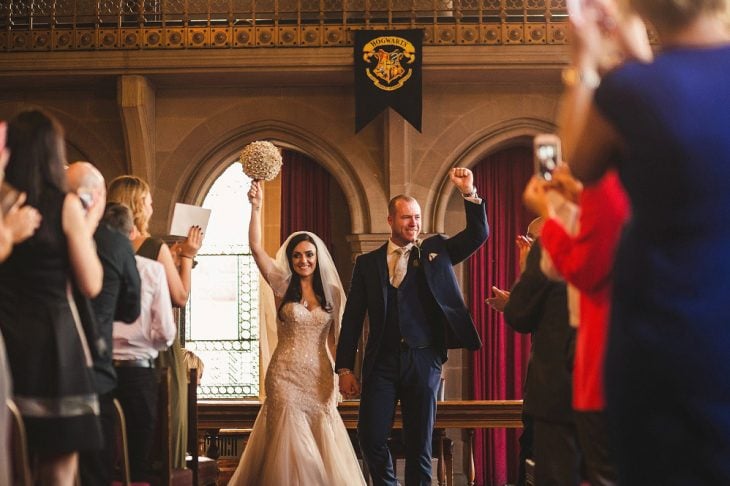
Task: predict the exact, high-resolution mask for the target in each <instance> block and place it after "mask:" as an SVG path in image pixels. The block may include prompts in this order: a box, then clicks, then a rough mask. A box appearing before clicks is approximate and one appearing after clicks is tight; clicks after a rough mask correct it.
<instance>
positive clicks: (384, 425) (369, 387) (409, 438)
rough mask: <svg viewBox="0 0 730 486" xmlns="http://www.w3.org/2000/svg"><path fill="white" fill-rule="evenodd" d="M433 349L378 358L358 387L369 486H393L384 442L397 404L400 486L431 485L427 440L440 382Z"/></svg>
mask: <svg viewBox="0 0 730 486" xmlns="http://www.w3.org/2000/svg"><path fill="white" fill-rule="evenodd" d="M441 363H442V360H441V356H440V354H439V352H438V351H437V350H436V349H433V348H419V349H410V348H407V349H402V350H400V351H394V352H381V353H380V355H379V356H378V358H377V363H376V364H375V366H374V367H373V369H372V371H371V372H370V375H369V376H368V377H367V378H366V379H365V380H364V381H363V388H362V395H361V399H360V416H359V420H358V438H359V441H360V450H361V451H362V455H363V459H364V460H365V463H366V465H367V467H368V471H369V472H370V476H371V478H372V480H373V485H374V486H381V485H383V486H395V485H396V484H397V482H396V478H395V472H394V469H393V459H392V457H391V454H390V450H389V449H388V445H387V441H388V437H389V435H390V429H391V427H392V426H393V417H394V414H395V406H396V402H397V401H398V400H400V404H401V412H402V416H403V437H404V445H405V456H406V474H405V481H406V486H416V485H418V486H430V485H431V457H432V454H431V439H432V435H433V426H434V422H435V419H436V395H437V393H438V388H439V383H440V378H441Z"/></svg>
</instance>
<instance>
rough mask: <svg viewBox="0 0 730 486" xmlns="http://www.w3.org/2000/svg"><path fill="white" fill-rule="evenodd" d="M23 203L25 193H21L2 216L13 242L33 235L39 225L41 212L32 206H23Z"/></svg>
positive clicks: (16, 242) (18, 241) (15, 242)
mask: <svg viewBox="0 0 730 486" xmlns="http://www.w3.org/2000/svg"><path fill="white" fill-rule="evenodd" d="M24 203H25V193H22V194H21V195H20V197H19V198H18V200H17V201H15V204H13V206H12V207H11V208H10V210H9V211H8V213H7V214H6V215H5V216H4V220H3V223H4V225H5V227H6V228H7V230H9V231H10V236H11V240H12V242H13V244H18V243H20V242H21V241H25V240H26V239H28V238H30V237H31V236H33V233H35V231H36V230H37V229H38V227H39V226H40V225H41V219H42V218H41V213H39V212H38V210H37V209H36V208H34V207H31V206H23V204H24Z"/></svg>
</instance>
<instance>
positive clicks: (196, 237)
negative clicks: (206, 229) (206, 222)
mask: <svg viewBox="0 0 730 486" xmlns="http://www.w3.org/2000/svg"><path fill="white" fill-rule="evenodd" d="M178 245H179V246H178V248H179V250H178V252H179V253H180V256H181V257H183V258H195V255H197V254H198V250H200V247H201V246H203V229H202V228H201V227H200V226H191V227H190V229H189V230H188V237H187V238H185V239H184V240H183V241H181V242H180V243H178Z"/></svg>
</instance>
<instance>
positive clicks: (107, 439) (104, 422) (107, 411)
mask: <svg viewBox="0 0 730 486" xmlns="http://www.w3.org/2000/svg"><path fill="white" fill-rule="evenodd" d="M113 393H114V392H113V391H111V392H109V393H105V394H103V395H99V423H100V425H101V433H102V437H103V441H102V448H101V449H100V450H96V451H84V452H81V453H80V454H79V476H80V477H81V484H82V485H83V486H97V485H109V484H111V482H112V471H113V468H114V450H115V448H116V435H115V433H114V429H115V427H114V422H115V421H116V419H115V417H114V415H115V414H114V395H113Z"/></svg>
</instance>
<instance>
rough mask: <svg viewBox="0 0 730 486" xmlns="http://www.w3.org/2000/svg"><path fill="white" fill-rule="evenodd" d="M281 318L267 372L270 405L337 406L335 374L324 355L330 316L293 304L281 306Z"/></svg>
mask: <svg viewBox="0 0 730 486" xmlns="http://www.w3.org/2000/svg"><path fill="white" fill-rule="evenodd" d="M281 317H282V320H279V321H278V323H277V330H278V335H279V336H278V337H279V343H278V345H277V347H276V350H275V351H274V354H273V356H272V358H271V363H270V364H269V369H268V371H267V373H266V383H265V386H266V395H267V401H268V403H269V406H271V407H276V406H281V405H285V404H294V405H296V407H297V408H299V409H302V410H312V411H318V412H321V411H322V410H323V409H330V408H331V407H333V406H334V405H335V404H336V399H335V384H334V371H333V369H332V363H331V362H330V359H329V357H328V355H327V336H328V334H329V330H330V325H331V323H332V316H331V314H330V313H329V312H327V311H326V310H324V309H323V308H321V307H317V308H315V309H312V310H311V311H310V310H309V309H307V308H306V307H304V306H303V305H302V304H299V303H294V302H292V303H287V304H285V305H284V307H283V308H282V310H281Z"/></svg>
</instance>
